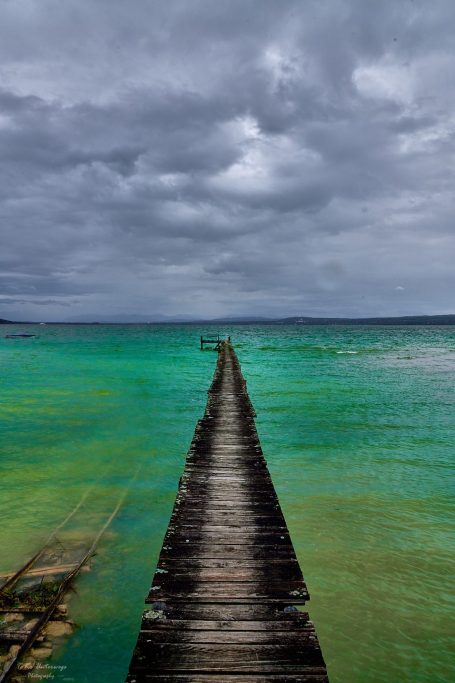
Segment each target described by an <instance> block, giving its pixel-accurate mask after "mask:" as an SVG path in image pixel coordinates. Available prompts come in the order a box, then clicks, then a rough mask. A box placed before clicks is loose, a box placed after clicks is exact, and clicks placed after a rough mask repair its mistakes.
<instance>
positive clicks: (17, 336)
mask: <svg viewBox="0 0 455 683" xmlns="http://www.w3.org/2000/svg"><path fill="white" fill-rule="evenodd" d="M19 337H36V334H29V333H28V332H18V333H17V334H5V339H18V338H19Z"/></svg>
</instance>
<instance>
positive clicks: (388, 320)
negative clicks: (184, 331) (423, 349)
mask: <svg viewBox="0 0 455 683" xmlns="http://www.w3.org/2000/svg"><path fill="white" fill-rule="evenodd" d="M193 322H195V323H196V322H197V323H199V324H201V325H253V324H258V323H259V324H264V325H455V315H404V316H398V317H393V316H389V317H385V318H312V317H309V316H293V317H291V318H256V317H251V318H246V317H242V318H217V319H216V320H195V321H193Z"/></svg>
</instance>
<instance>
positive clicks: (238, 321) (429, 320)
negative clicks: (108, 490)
mask: <svg viewBox="0 0 455 683" xmlns="http://www.w3.org/2000/svg"><path fill="white" fill-rule="evenodd" d="M39 324H40V322H38V321H37V322H33V321H30V320H29V321H19V320H18V321H14V320H4V319H0V325H39ZM45 324H46V325H79V326H80V325H122V326H125V325H133V326H134V325H399V326H403V325H455V314H449V315H406V316H387V317H383V318H382V317H373V318H312V317H308V316H295V317H288V318H254V317H252V318H218V319H215V320H213V319H212V320H172V319H170V320H151V321H140V320H138V321H125V322H122V321H97V320H93V321H84V322H63V321H62V322H46V323H45Z"/></svg>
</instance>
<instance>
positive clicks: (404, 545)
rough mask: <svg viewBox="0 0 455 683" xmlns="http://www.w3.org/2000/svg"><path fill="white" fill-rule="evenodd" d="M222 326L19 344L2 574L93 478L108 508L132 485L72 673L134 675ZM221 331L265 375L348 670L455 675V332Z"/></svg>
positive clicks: (252, 377) (271, 450)
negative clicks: (207, 341)
mask: <svg viewBox="0 0 455 683" xmlns="http://www.w3.org/2000/svg"><path fill="white" fill-rule="evenodd" d="M8 331H9V330H8ZM32 331H33V330H32ZM206 332H207V330H206V329H201V328H198V327H197V326H182V327H179V326H124V327H123V326H101V325H97V326H93V327H91V326H81V327H79V326H46V327H45V328H43V327H40V328H39V331H38V332H37V334H39V338H36V339H30V340H28V339H27V340H5V339H2V340H1V342H0V344H1V351H2V353H1V356H0V362H1V364H2V368H1V371H2V378H3V391H2V393H1V395H0V423H1V427H0V429H1V432H0V436H1V443H2V454H1V461H0V463H1V464H0V466H1V487H2V496H1V500H0V514H1V518H2V520H5V521H4V523H3V524H2V527H1V528H0V548H2V551H3V552H1V553H0V571H9V570H11V569H12V568H15V567H17V566H19V565H20V564H21V563H22V562H23V561H24V560H25V559H26V558H27V557H28V556H29V555H30V553H31V552H32V551H34V550H36V549H37V548H38V547H39V545H40V542H42V541H43V540H45V539H46V538H47V536H48V534H49V532H50V531H51V530H52V529H53V528H55V526H57V525H58V524H59V522H60V521H61V520H62V519H63V518H64V517H65V516H66V515H67V514H68V512H69V511H70V510H71V509H72V508H73V507H74V506H75V505H76V504H77V502H78V500H79V499H80V497H81V496H82V494H83V493H84V492H85V491H87V489H88V488H89V487H94V490H95V492H98V495H97V496H95V497H94V499H93V498H92V496H90V501H93V502H91V505H92V509H91V512H92V517H93V520H98V519H100V518H102V515H103V514H104V513H109V512H110V510H111V509H112V501H115V500H117V499H118V496H119V495H121V493H122V491H124V490H125V488H127V487H129V493H128V496H127V498H126V501H125V503H124V506H123V508H122V510H121V513H120V514H119V516H118V517H117V518H116V519H115V521H114V523H113V525H112V527H111V529H110V531H109V533H108V535H106V537H105V538H104V539H103V541H102V543H101V545H100V547H99V549H98V552H97V557H96V558H95V559H94V561H93V563H92V571H91V572H90V573H88V574H83V575H82V576H81V577H80V578H79V579H78V580H77V591H76V593H75V594H74V595H73V596H72V597H71V599H70V612H71V618H73V619H74V620H75V621H76V622H77V623H78V624H80V627H81V628H80V629H78V631H77V632H76V633H75V634H74V635H73V636H71V637H70V638H68V639H67V640H65V642H64V644H63V645H62V647H61V648H60V649H59V650H58V651H57V652H56V654H55V655H54V656H53V659H52V660H51V661H52V662H53V663H58V664H59V665H62V666H66V667H67V668H66V669H64V670H63V671H62V672H61V673H59V672H58V671H55V674H54V675H55V677H56V680H58V676H60V680H61V681H63V680H64V679H65V678H66V679H68V678H70V679H72V680H73V681H74V682H75V683H82V682H85V681H87V682H88V681H90V682H92V681H96V682H97V683H107V682H109V683H112V682H114V683H115V681H118V682H119V683H121V682H122V681H123V680H124V676H125V672H126V670H127V667H128V663H129V659H130V656H131V653H132V648H133V646H134V643H135V640H136V637H137V633H138V629H139V624H140V615H141V612H142V609H143V607H144V597H145V595H146V593H147V592H148V589H149V586H150V582H151V578H152V575H153V572H154V570H155V564H156V560H157V557H158V553H159V550H160V547H161V543H162V539H163V536H164V533H165V530H166V527H167V524H168V521H169V517H170V512H171V509H172V505H173V501H174V497H175V494H176V488H177V482H178V478H179V476H180V474H181V470H182V468H183V463H184V457H185V453H186V450H187V448H188V446H189V443H190V440H191V437H192V434H193V430H194V427H195V422H196V420H197V419H198V418H199V417H201V415H202V413H203V410H204V406H205V401H206V396H207V394H206V392H207V389H208V387H209V384H210V381H211V377H212V374H213V370H214V365H215V359H216V355H215V354H213V355H211V354H210V353H200V351H199V336H200V335H201V334H205V333H206ZM216 332H220V333H221V334H230V335H231V336H232V340H233V342H234V344H235V347H236V350H237V353H238V355H239V358H240V361H241V363H242V369H243V373H244V375H245V377H246V379H247V381H248V388H249V391H250V395H251V398H252V400H253V403H254V406H255V409H256V411H257V414H258V420H257V425H258V431H259V434H260V437H261V441H262V446H263V449H264V452H265V455H266V457H267V460H268V463H269V467H270V470H271V473H272V477H273V480H274V483H275V487H276V489H277V492H278V495H279V497H280V501H281V504H282V507H283V511H284V514H285V516H286V519H287V521H288V525H289V528H290V531H291V534H292V538H293V541H294V545H295V547H296V551H297V554H298V556H299V560H300V562H301V565H302V568H303V571H304V574H305V578H306V581H307V583H308V586H309V590H310V593H311V596H312V598H311V601H310V603H309V605H308V610H309V611H310V615H311V617H312V618H313V620H314V621H315V624H316V628H317V631H318V635H319V638H320V641H321V645H322V649H323V653H324V656H325V659H326V662H327V665H328V669H329V674H330V680H331V681H332V683H346V682H347V681H349V683H381V682H382V681H384V683H385V682H386V681H387V683H390V682H393V683H401V681H408V680H409V681H413V683H424V682H428V683H429V682H430V681H431V683H433V682H438V681H441V682H444V683H446V682H447V681H449V680H451V678H452V676H451V668H450V667H451V661H450V657H451V655H450V652H451V648H450V640H451V634H452V633H453V623H452V618H451V613H452V605H451V587H450V580H451V579H450V577H451V571H450V568H451V564H450V563H451V560H452V559H453V558H452V557H451V553H450V547H451V546H450V544H449V528H450V526H449V525H450V506H449V501H450V495H451V484H452V482H453V470H452V449H453V442H454V436H455V434H454V431H455V430H454V425H453V408H454V399H453V391H452V387H453V379H454V370H455V354H454V353H453V350H454V348H455V331H454V330H453V328H450V327H446V328H444V327H425V328H423V327H422V328H419V327H412V328H410V327H407V328H395V327H384V328H377V327H305V326H289V327H288V326H286V327H282V326H279V327H274V326H260V325H252V326H230V327H229V328H222V327H220V328H217V329H216ZM137 467H140V468H141V469H140V476H139V477H137V478H136V479H135V480H132V474H133V472H134V471H136V469H137ZM89 512H90V509H89ZM94 526H96V524H94ZM75 533H77V529H75ZM6 549H7V552H5V550H6Z"/></svg>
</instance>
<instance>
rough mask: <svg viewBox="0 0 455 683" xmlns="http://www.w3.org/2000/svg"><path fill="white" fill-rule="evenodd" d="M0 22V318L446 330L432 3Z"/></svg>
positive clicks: (16, 17) (34, 12)
mask: <svg viewBox="0 0 455 683" xmlns="http://www.w3.org/2000/svg"><path fill="white" fill-rule="evenodd" d="M0 13H1V21H0V176H1V177H0V180H1V182H0V230H1V253H0V317H10V318H12V317H16V318H22V319H23V318H28V319H42V318H46V319H49V320H52V319H54V320H56V319H71V318H78V317H80V316H89V317H96V316H97V315H99V314H102V315H103V316H112V317H115V316H117V315H121V314H126V313H128V314H137V315H144V317H145V318H148V317H153V316H154V315H155V314H156V315H160V314H161V315H162V314H169V315H176V314H187V315H195V316H218V315H233V314H239V315H248V314H256V315H292V314H307V315H340V316H346V315H353V316H360V315H381V314H387V315H393V314H406V313H409V314H412V313H448V312H453V303H452V298H453V297H452V292H453V291H454V290H455V269H454V268H453V258H454V251H455V250H454V235H453V208H454V194H453V188H454V177H453V176H454V169H453V154H454V131H455V115H454V111H455V86H454V79H453V70H454V66H455V64H454V43H453V29H454V26H455V4H454V3H453V2H451V0H435V1H434V2H431V3H429V2H426V1H425V0H383V1H382V2H380V3H374V2H366V1H365V0H331V1H330V2H321V0H285V1H284V2H283V1H282V0H254V1H251V0H232V1H231V2H212V1H211V0H193V1H192V2H187V0H171V1H170V2H148V1H147V0H135V2H134V3H125V2H123V1H121V0H98V1H97V2H91V1H89V0H67V1H66V2H64V3H62V2H60V1H58V0H21V1H20V2H12V1H7V0H5V1H4V2H3V3H1V8H0Z"/></svg>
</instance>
